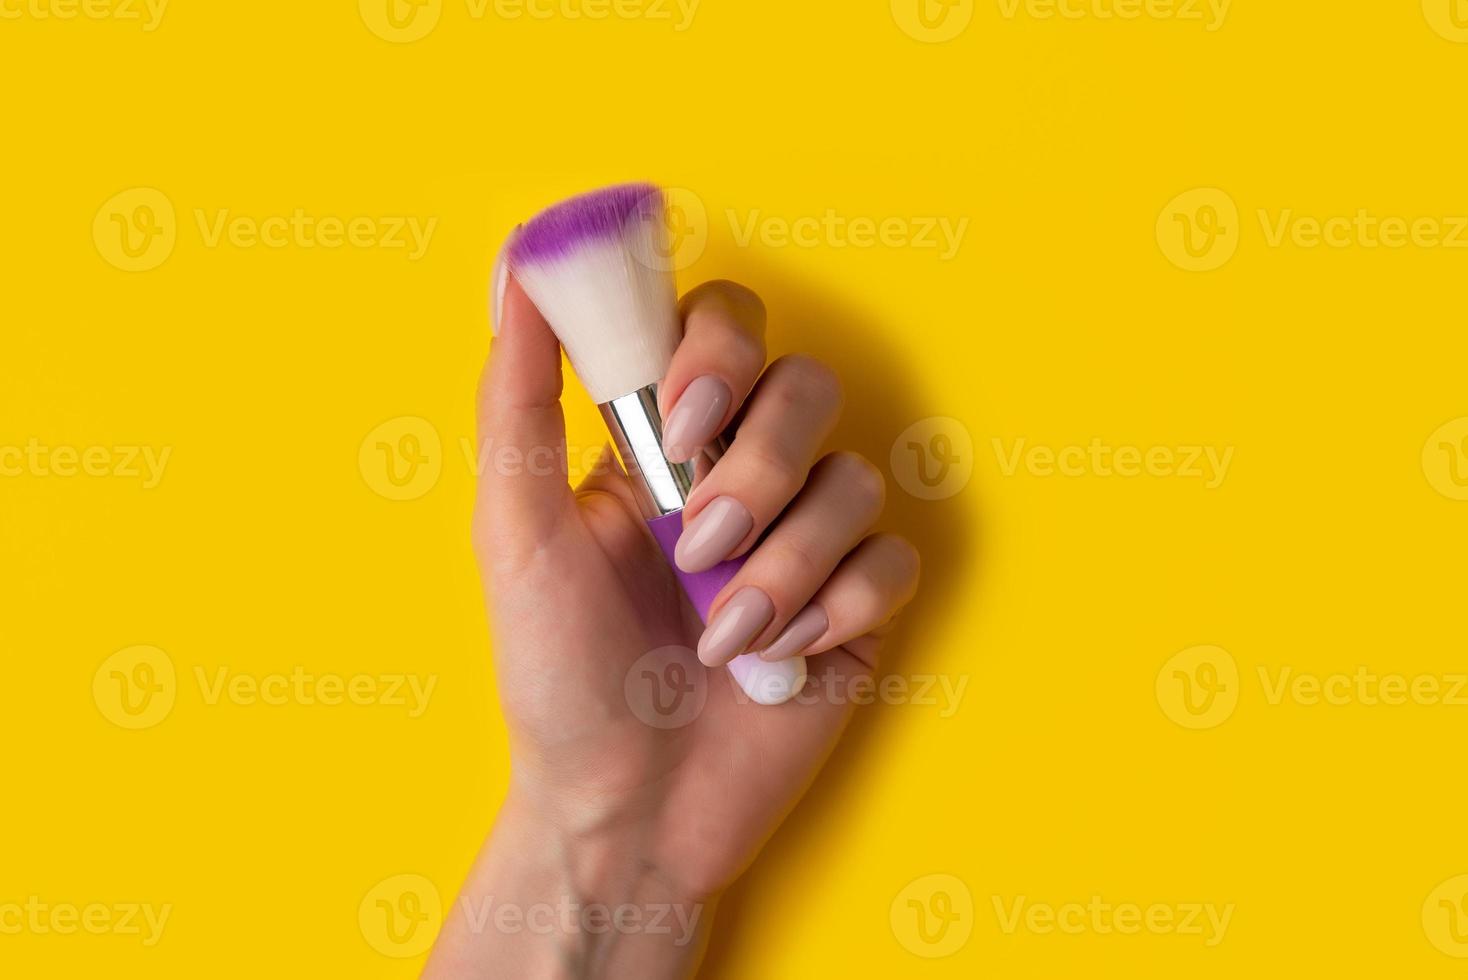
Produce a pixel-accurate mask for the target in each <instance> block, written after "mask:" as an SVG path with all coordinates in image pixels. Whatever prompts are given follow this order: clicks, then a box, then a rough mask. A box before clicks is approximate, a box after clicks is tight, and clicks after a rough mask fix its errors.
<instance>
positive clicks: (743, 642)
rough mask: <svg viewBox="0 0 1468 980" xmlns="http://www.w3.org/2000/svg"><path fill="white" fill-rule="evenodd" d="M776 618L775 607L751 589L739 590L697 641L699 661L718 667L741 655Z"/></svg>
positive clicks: (767, 599) (768, 599)
mask: <svg viewBox="0 0 1468 980" xmlns="http://www.w3.org/2000/svg"><path fill="white" fill-rule="evenodd" d="M773 618H775V604H774V603H773V602H771V601H770V597H769V596H767V595H765V594H764V593H763V592H761V591H760V590H759V589H757V588H755V587H754V586H752V585H751V586H748V587H746V588H743V589H740V590H739V591H738V592H736V593H735V594H734V598H732V599H730V600H729V601H728V602H726V603H725V604H724V608H723V609H720V610H719V614H718V615H717V616H715V617H714V621H713V622H711V623H709V625H708V629H706V630H704V631H703V636H701V637H699V639H698V659H699V660H702V661H703V662H704V664H706V665H707V666H709V667H718V666H721V665H723V664H726V663H728V662H729V661H731V660H733V659H734V658H735V657H736V656H738V655H739V654H741V653H743V652H744V650H745V648H747V647H748V646H749V644H750V641H752V640H753V639H754V638H755V637H756V636H759V634H760V631H761V630H763V629H764V628H765V627H766V626H768V625H769V622H770V620H771V619H773Z"/></svg>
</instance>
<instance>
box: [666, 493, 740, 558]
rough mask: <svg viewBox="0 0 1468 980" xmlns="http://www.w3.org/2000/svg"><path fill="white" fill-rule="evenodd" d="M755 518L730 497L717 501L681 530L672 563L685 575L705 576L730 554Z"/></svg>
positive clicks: (717, 498)
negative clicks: (698, 573) (697, 573)
mask: <svg viewBox="0 0 1468 980" xmlns="http://www.w3.org/2000/svg"><path fill="white" fill-rule="evenodd" d="M752 527H754V518H753V517H752V516H750V513H749V511H748V510H747V509H746V508H745V506H744V505H743V504H741V503H740V502H739V501H737V500H735V499H734V498H733V497H716V498H715V499H714V500H712V501H710V502H709V504H708V506H706V507H704V509H703V510H701V511H699V514H698V516H697V517H695V518H694V519H693V520H692V521H689V522H688V525H687V526H686V527H684V528H683V533H682V535H680V536H679V538H678V544H677V546H676V547H675V548H674V549H673V560H674V561H676V562H677V563H678V567H679V568H681V569H682V570H683V571H685V572H704V571H708V570H709V569H710V568H713V567H714V566H715V565H717V564H718V563H719V562H721V561H723V560H724V559H726V558H728V557H729V556H730V555H731V554H733V552H734V549H735V548H737V547H738V546H739V542H741V541H743V540H744V539H745V538H746V537H748V536H749V531H750V528H752Z"/></svg>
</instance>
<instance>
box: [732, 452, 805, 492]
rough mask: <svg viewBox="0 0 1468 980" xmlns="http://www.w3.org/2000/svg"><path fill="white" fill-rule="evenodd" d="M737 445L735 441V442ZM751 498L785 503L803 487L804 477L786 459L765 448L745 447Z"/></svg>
mask: <svg viewBox="0 0 1468 980" xmlns="http://www.w3.org/2000/svg"><path fill="white" fill-rule="evenodd" d="M736 445H737V441H736ZM744 462H745V464H747V472H748V476H749V484H750V486H751V487H752V488H753V489H754V490H755V493H754V494H753V495H752V496H755V497H758V498H761V499H778V500H779V501H781V502H783V501H787V500H789V499H790V498H792V497H794V496H795V495H796V493H798V492H799V491H800V488H801V487H802V486H804V485H805V475H804V474H803V473H801V472H800V470H799V469H798V468H797V467H795V466H794V465H793V464H792V463H791V462H790V461H789V460H788V459H785V458H784V457H783V456H781V455H780V454H779V453H777V452H775V451H773V450H771V449H769V448H767V447H765V446H759V445H754V446H747V447H745V451H744Z"/></svg>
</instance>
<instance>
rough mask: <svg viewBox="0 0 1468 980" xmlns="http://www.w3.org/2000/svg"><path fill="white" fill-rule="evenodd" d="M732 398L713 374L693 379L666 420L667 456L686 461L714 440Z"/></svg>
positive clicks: (726, 388)
mask: <svg viewBox="0 0 1468 980" xmlns="http://www.w3.org/2000/svg"><path fill="white" fill-rule="evenodd" d="M733 400H734V396H733V395H731V394H730V392H729V386H728V385H726V384H724V382H723V381H721V380H720V379H718V378H716V377H714V376H713V375H711V374H705V375H704V376H703V377H700V378H694V379H693V380H692V381H690V382H689V383H688V387H687V388H685V389H683V394H681V395H679V396H678V401H677V402H676V403H675V404H674V405H673V408H672V410H671V411H670V412H668V418H667V421H666V422H664V423H663V452H664V453H665V454H666V455H667V457H668V459H669V460H670V461H671V462H674V463H682V462H686V461H687V460H690V459H692V458H693V457H694V455H695V454H697V452H698V451H699V450H700V449H702V448H703V447H704V446H706V445H708V444H709V443H710V442H712V441H713V440H714V437H715V436H717V435H718V434H719V423H720V422H722V421H724V415H725V414H726V413H727V412H728V411H729V403H730V402H731V401H733Z"/></svg>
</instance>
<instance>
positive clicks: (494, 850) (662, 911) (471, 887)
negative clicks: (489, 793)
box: [426, 787, 714, 978]
mask: <svg viewBox="0 0 1468 980" xmlns="http://www.w3.org/2000/svg"><path fill="white" fill-rule="evenodd" d="M654 830H655V828H654V827H653V825H652V824H651V823H650V822H644V821H641V820H637V819H629V818H627V817H626V816H625V815H622V816H616V817H608V816H605V815H597V814H595V813H593V812H591V811H588V810H583V809H581V808H569V809H568V808H567V807H566V806H565V805H564V803H563V802H553V801H550V800H546V799H542V798H540V797H538V796H537V795H536V794H533V793H526V792H524V788H523V787H522V788H519V789H517V790H512V792H511V794H510V797H509V798H508V799H507V800H506V801H505V804H504V806H503V807H502V808H501V811H500V814H499V816H498V818H497V820H496V822H495V828H494V832H493V834H492V835H491V837H490V840H489V842H488V844H487V846H486V848H485V850H484V853H483V854H482V855H481V856H480V859H479V861H478V862H477V864H476V867H475V868H474V870H473V872H471V875H470V878H469V880H468V881H467V882H466V883H465V885H464V888H463V891H462V892H461V894H460V896H459V899H458V901H457V902H456V903H455V906H454V908H453V909H452V910H451V911H450V913H449V915H448V916H447V917H446V922H445V927H444V936H443V937H441V939H440V946H441V947H442V948H443V949H442V955H441V954H440V953H436V954H435V961H436V962H435V963H433V964H430V970H429V971H428V974H426V975H433V976H455V975H469V974H471V973H472V974H473V975H476V976H478V975H482V974H483V970H484V969H485V966H486V964H488V965H489V967H490V969H491V975H493V976H501V975H503V976H514V977H517V978H520V977H525V978H538V977H577V978H583V977H584V978H592V977H620V976H639V977H649V978H657V977H681V976H689V975H691V974H692V972H693V970H694V968H695V967H696V965H697V963H698V960H699V958H700V957H701V955H702V950H703V946H704V940H705V937H706V935H707V931H708V927H709V924H710V921H711V919H712V917H713V906H714V897H713V896H707V895H705V896H696V895H692V894H689V893H687V892H686V891H685V890H684V889H683V888H681V887H679V885H678V884H677V883H676V882H675V881H673V880H671V879H670V878H669V877H668V875H666V874H665V873H664V872H663V870H662V869H661V868H660V867H659V866H658V864H657V862H656V861H654V860H653V859H652V854H653V851H652V841H653V834H654ZM454 963H458V964H461V965H462V966H463V967H464V969H463V970H462V971H461V970H456V969H453V968H452V964H454ZM434 967H439V969H434ZM476 971H477V972H476ZM494 971H499V972H494Z"/></svg>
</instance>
